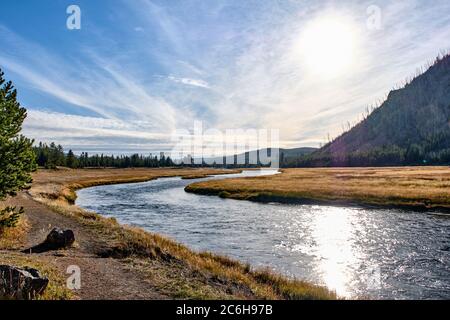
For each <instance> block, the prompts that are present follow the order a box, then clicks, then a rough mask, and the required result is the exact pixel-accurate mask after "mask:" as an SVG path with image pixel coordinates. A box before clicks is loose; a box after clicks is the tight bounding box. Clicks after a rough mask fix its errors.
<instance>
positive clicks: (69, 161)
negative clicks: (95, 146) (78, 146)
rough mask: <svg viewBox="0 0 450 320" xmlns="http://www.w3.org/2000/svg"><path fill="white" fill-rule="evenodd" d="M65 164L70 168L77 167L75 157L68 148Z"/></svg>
mask: <svg viewBox="0 0 450 320" xmlns="http://www.w3.org/2000/svg"><path fill="white" fill-rule="evenodd" d="M66 165H67V166H68V167H69V168H72V169H74V168H77V167H78V165H77V158H76V157H75V155H74V153H73V151H72V150H69V152H68V153H67V159H66Z"/></svg>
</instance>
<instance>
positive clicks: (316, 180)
mask: <svg viewBox="0 0 450 320" xmlns="http://www.w3.org/2000/svg"><path fill="white" fill-rule="evenodd" d="M186 191H188V192H193V193H197V194H203V195H216V196H220V197H224V198H232V199H239V200H253V201H278V202H288V203H291V202H295V203H315V204H339V205H341V204H342V205H372V206H385V207H403V208H410V209H417V210H429V209H437V210H445V211H449V210H450V168H448V167H395V168H312V169H283V170H282V173H281V174H278V175H274V176H263V177H249V178H239V179H226V180H220V181H203V182H198V183H194V184H191V185H189V186H187V187H186Z"/></svg>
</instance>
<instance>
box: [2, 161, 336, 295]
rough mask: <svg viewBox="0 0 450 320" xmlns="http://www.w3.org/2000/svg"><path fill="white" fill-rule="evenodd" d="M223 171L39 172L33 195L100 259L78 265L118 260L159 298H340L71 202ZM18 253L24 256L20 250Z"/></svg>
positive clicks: (80, 248) (112, 170) (69, 251)
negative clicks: (78, 193) (83, 195)
mask: <svg viewBox="0 0 450 320" xmlns="http://www.w3.org/2000/svg"><path fill="white" fill-rule="evenodd" d="M219 173H231V171H224V170H220V171H219V170H213V169H201V170H191V169H151V170H149V169H145V170H138V169H137V170H117V169H111V170H109V169H107V170H56V171H55V170H53V171H48V170H42V171H39V172H37V173H36V174H35V176H34V179H35V182H34V184H33V187H32V188H31V190H30V191H29V193H30V194H31V195H32V197H33V199H35V201H39V202H40V203H44V204H45V205H46V206H47V207H48V208H50V209H51V211H52V212H54V213H55V214H57V215H59V216H64V217H67V218H68V219H70V223H71V224H72V225H73V226H74V227H76V228H77V229H78V231H77V232H76V234H77V236H78V239H79V241H80V242H81V244H80V245H79V249H78V250H85V251H89V254H93V255H95V256H96V257H97V258H96V259H92V261H91V260H86V261H84V262H83V261H79V262H77V261H75V262H77V264H78V263H79V264H82V263H84V264H85V265H86V264H87V267H86V266H85V267H84V269H86V268H87V269H89V268H90V267H89V263H99V258H100V259H107V260H105V261H111V260H113V261H116V262H117V261H118V262H120V265H121V268H125V269H126V270H127V271H126V275H127V276H129V274H136V275H138V274H139V275H140V276H142V275H143V276H144V279H145V280H144V281H140V283H143V282H145V283H148V287H149V289H148V290H154V291H155V292H156V293H157V294H158V295H159V296H162V297H166V298H177V299H336V298H337V297H336V294H335V293H334V292H331V291H329V290H327V289H326V288H324V287H320V286H315V285H312V284H310V283H306V282H303V281H299V280H293V279H288V278H285V277H282V276H280V275H277V274H275V273H273V272H271V271H269V270H255V269H253V268H252V267H251V266H249V265H247V264H243V263H240V262H238V261H235V260H233V259H230V258H227V257H224V256H219V255H215V254H212V253H208V252H194V251H192V250H190V249H189V248H187V247H186V246H184V245H182V244H180V243H177V242H175V241H173V240H170V239H168V238H165V237H162V236H160V235H157V234H153V233H149V232H145V231H143V230H141V229H138V228H133V227H129V226H123V225H120V224H119V223H117V221H116V220H115V219H111V218H105V217H102V216H100V215H98V214H96V213H93V212H87V211H85V210H82V209H81V208H79V207H77V206H74V205H71V202H73V200H74V199H75V196H74V190H76V189H79V188H82V187H87V186H93V185H101V184H110V183H124V182H138V181H147V180H151V179H155V178H158V177H173V176H183V177H193V176H195V177H199V176H205V175H210V174H219ZM32 229H33V228H32ZM80 236H82V239H80ZM83 238H84V239H83ZM0 249H1V248H0ZM84 253H85V252H83V254H84ZM14 254H15V255H16V256H17V257H20V258H23V256H21V255H19V254H18V253H17V252H14ZM64 255H66V256H70V255H71V250H67V251H65V252H64ZM79 256H81V254H79V253H78V254H74V259H75V260H76V259H78V258H77V257H79ZM94 258H95V257H94ZM0 260H1V259H0ZM35 262H36V261H35ZM36 263H37V262H36ZM48 268H51V266H48ZM118 280H119V279H118ZM125 285H126V283H125ZM103 290H105V289H104V288H103ZM120 298H123V299H127V298H129V297H127V296H123V297H120Z"/></svg>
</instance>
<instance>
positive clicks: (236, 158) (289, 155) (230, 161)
mask: <svg viewBox="0 0 450 320" xmlns="http://www.w3.org/2000/svg"><path fill="white" fill-rule="evenodd" d="M316 150H318V149H317V148H310V147H304V148H293V149H284V148H280V149H278V159H279V163H280V164H281V163H284V164H285V163H286V162H294V163H296V161H297V159H299V158H301V157H303V156H306V155H308V154H311V153H312V152H314V151H316ZM276 151H277V149H275V148H264V149H259V150H253V151H249V152H245V153H240V154H236V155H233V156H228V157H215V158H205V159H204V162H205V163H206V164H209V165H211V164H213V163H216V164H217V165H219V164H222V163H224V164H226V165H227V166H238V167H259V166H269V165H271V163H268V162H267V161H265V160H264V159H265V157H272V156H275V155H276Z"/></svg>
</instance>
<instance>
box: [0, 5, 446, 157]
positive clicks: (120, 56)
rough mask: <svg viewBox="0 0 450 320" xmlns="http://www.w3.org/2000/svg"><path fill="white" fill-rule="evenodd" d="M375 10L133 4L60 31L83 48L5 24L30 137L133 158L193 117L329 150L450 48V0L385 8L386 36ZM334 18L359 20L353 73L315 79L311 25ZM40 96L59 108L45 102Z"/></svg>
mask: <svg viewBox="0 0 450 320" xmlns="http://www.w3.org/2000/svg"><path fill="white" fill-rule="evenodd" d="M372 4H373V3H372V1H359V2H357V3H356V2H354V1H350V0H349V1H341V2H339V3H337V2H335V1H289V0H286V1H267V2H264V3H262V2H261V1H254V0H249V1H245V2H242V1H220V0H219V1H186V2H177V3H176V4H171V5H170V6H169V5H167V4H166V3H165V2H162V1H150V0H138V1H133V2H130V1H122V2H116V3H114V4H111V5H110V6H109V7H108V9H109V10H108V15H107V16H104V17H103V18H104V19H103V20H101V19H96V20H95V21H94V20H88V21H86V24H84V26H87V27H84V28H83V33H81V32H80V33H78V34H77V33H71V34H69V33H68V32H69V31H61V32H62V33H58V34H56V35H55V38H57V39H64V38H65V37H68V36H69V35H70V36H71V37H72V36H73V37H74V39H75V38H76V39H77V41H79V42H76V41H75V40H74V42H71V43H70V46H69V44H67V43H65V42H62V43H64V44H62V43H58V42H55V43H48V42H46V43H43V40H42V39H40V40H39V39H37V38H36V37H35V36H32V35H33V33H32V32H31V31H30V30H28V31H29V32H26V30H25V31H24V30H19V31H17V30H13V29H14V28H13V27H11V25H13V23H10V24H8V21H2V24H4V26H1V25H0V45H1V46H2V47H4V48H8V50H7V51H6V50H5V51H2V53H0V65H1V66H2V68H5V69H6V71H7V72H9V73H10V74H12V75H13V76H14V78H15V79H17V80H18V82H19V84H20V85H21V88H19V89H26V90H19V94H20V93H21V92H23V91H25V94H27V92H30V94H29V95H28V94H27V96H26V98H27V99H26V100H27V104H28V105H27V107H28V108H29V109H30V110H31V111H30V119H29V120H28V121H27V125H26V128H27V130H28V132H29V133H30V134H31V135H32V136H33V137H35V138H37V139H44V138H45V139H48V141H49V140H54V139H58V140H59V141H62V142H64V143H65V144H66V145H67V146H68V147H71V146H75V145H82V144H83V143H86V145H89V146H92V148H95V146H96V147H97V149H99V150H100V149H102V150H103V149H108V148H110V150H118V149H120V150H125V149H127V147H126V141H129V142H130V144H129V146H132V147H130V148H132V149H133V148H137V147H139V148H142V149H143V150H150V149H152V150H153V149H155V147H158V148H167V147H168V145H170V141H169V140H170V139H169V136H170V133H171V132H173V131H174V130H175V129H182V128H188V129H190V128H191V127H192V125H193V122H194V120H203V121H204V123H205V127H217V128H222V129H225V128H275V129H280V133H281V139H282V141H281V145H282V146H289V147H294V146H307V145H308V146H317V145H318V144H319V143H320V142H323V141H324V139H325V137H326V136H327V134H328V133H330V135H332V136H334V135H337V134H339V132H340V131H341V128H342V124H343V123H346V122H347V121H349V120H350V121H355V120H357V119H358V117H359V115H360V114H361V113H362V112H363V111H364V109H365V108H366V106H367V105H369V104H372V103H374V102H375V101H377V100H378V99H380V98H382V97H383V96H384V95H385V94H386V93H387V92H388V91H389V90H390V89H391V88H392V87H393V85H394V84H396V83H400V82H401V81H402V80H403V79H404V78H406V77H408V76H409V75H412V74H414V73H415V71H416V68H417V67H419V66H421V65H422V64H424V63H425V62H427V61H428V60H431V59H433V58H434V57H435V56H436V55H437V54H438V53H439V51H440V50H441V49H444V50H445V49H447V50H448V49H449V46H448V39H449V38H450V3H449V2H448V1H447V0H436V1H434V2H433V5H430V4H429V3H428V2H426V1H421V0H410V1H395V2H392V1H387V0H382V1H378V2H377V5H378V6H379V8H380V9H381V14H382V15H381V17H382V29H381V30H369V29H367V27H366V20H367V17H368V16H367V12H366V10H367V8H368V7H369V6H370V5H372ZM92 5H95V4H92ZM82 9H83V5H82ZM36 10H38V9H36ZM96 12H97V14H98V15H101V14H102V12H103V11H102V10H101V9H100V8H99V7H97V11H96ZM85 17H86V18H85V19H89V16H87V15H85ZM328 17H332V18H336V19H341V20H342V21H345V22H346V23H347V24H348V25H351V26H352V29H353V30H354V33H355V39H356V40H357V43H356V44H355V49H354V51H353V52H352V56H353V57H352V67H351V68H349V69H348V70H347V72H343V73H342V74H340V75H339V76H336V77H334V78H333V77H332V78H321V77H320V76H317V75H315V74H313V73H311V72H310V71H309V70H308V68H307V66H306V65H305V61H304V59H303V58H302V50H301V49H300V50H299V48H302V41H303V38H302V34H303V32H304V30H305V29H306V28H307V26H308V25H309V24H310V23H312V22H313V21H315V19H318V20H320V19H322V20H323V19H328ZM330 19H331V18H330ZM41 31H42V32H46V31H45V30H41ZM78 35H80V36H78ZM58 37H59V38H58ZM77 37H78V38H77ZM80 39H81V40H80ZM72 46H73V47H72ZM333 49H334V48H332V47H330V48H328V50H329V55H330V59H331V58H332V55H333ZM161 75H164V76H161ZM31 93H32V94H31ZM33 94H34V95H33ZM37 94H39V95H45V96H47V97H49V98H52V99H49V100H48V101H49V102H48V104H45V103H44V104H43V102H42V101H43V100H44V99H42V98H41V99H40V100H39V102H35V100H36V99H35V95H37ZM59 102H60V103H61V104H63V105H64V106H65V105H67V106H71V109H70V110H72V111H70V112H69V111H67V113H74V112H73V109H76V111H77V112H76V113H77V114H78V116H76V115H73V114H66V115H64V114H62V113H51V115H49V116H48V119H47V120H46V122H45V121H43V119H44V117H45V114H47V112H45V113H39V112H42V110H50V111H52V110H56V109H57V110H59V112H62V109H63V108H61V107H58V108H56V106H55V104H57V103H59ZM39 110H41V111H39ZM61 119H64V120H61ZM43 122H45V123H46V124H45V125H43V124H42V123H43ZM52 127H54V128H58V129H57V130H52V129H51V128H52ZM63 133H66V136H67V134H69V135H68V136H70V135H73V134H75V133H76V136H75V138H71V139H67V138H65V137H64V134H63ZM96 136H97V137H99V138H98V139H96V138H95V137H96ZM107 136H110V137H111V140H110V141H108V140H107V139H106V138H105V137H107ZM100 137H101V139H100ZM127 139H128V140H127ZM152 139H156V140H152ZM164 139H165V140H164ZM138 140H139V142H138ZM119 141H120V142H119ZM118 145H120V146H121V147H120V148H117V146H118ZM128 149H129V148H128ZM128 149H127V150H128Z"/></svg>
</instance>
